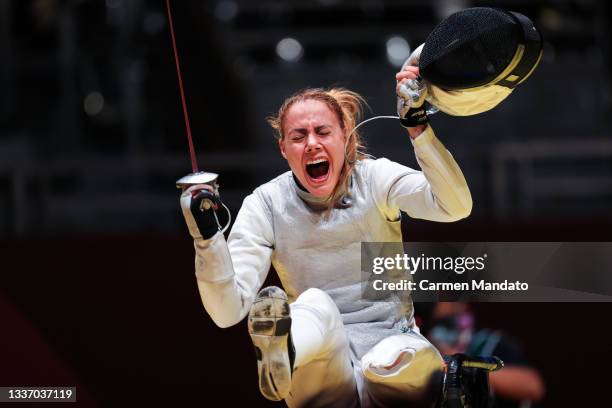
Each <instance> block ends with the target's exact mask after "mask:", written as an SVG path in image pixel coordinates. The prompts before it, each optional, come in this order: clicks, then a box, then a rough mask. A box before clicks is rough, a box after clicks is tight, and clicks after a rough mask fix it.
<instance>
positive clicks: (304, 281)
mask: <svg viewBox="0 0 612 408" xmlns="http://www.w3.org/2000/svg"><path fill="white" fill-rule="evenodd" d="M412 143H413V146H414V150H415V153H416V158H417V161H418V163H419V165H420V166H421V169H422V171H417V170H413V169H411V168H409V167H406V166H403V165H401V164H398V163H395V162H392V161H390V160H387V159H384V158H381V159H377V160H373V159H364V160H360V161H358V162H357V164H356V166H355V169H354V171H353V174H352V180H351V185H350V188H349V192H350V197H351V199H352V204H351V205H350V206H349V207H348V208H335V209H333V210H332V211H331V214H329V215H328V216H324V214H323V211H322V209H321V200H320V199H318V198H317V197H314V196H312V195H310V194H309V193H307V192H305V191H304V190H302V189H300V187H298V185H297V184H296V182H295V180H294V177H293V175H292V173H291V172H290V171H288V172H286V173H284V174H282V175H280V176H278V177H277V178H275V179H273V180H271V181H270V182H268V183H266V184H263V185H261V186H260V187H258V188H256V189H255V191H253V193H252V194H250V195H249V196H247V197H246V198H245V200H244V202H243V204H242V207H241V209H240V211H239V212H238V215H237V217H236V221H235V223H234V226H233V228H232V230H231V232H230V234H229V238H228V240H227V242H226V240H225V238H224V236H223V234H221V233H217V234H216V235H215V236H213V237H212V238H211V239H208V240H202V239H200V240H196V241H195V243H194V246H195V251H196V258H195V269H196V278H197V283H198V288H199V292H200V295H201V297H202V302H203V303H204V307H205V309H206V311H207V312H208V314H209V315H210V316H211V318H212V319H213V321H214V322H215V323H216V324H217V325H219V326H220V327H228V326H232V325H234V324H236V323H238V322H240V321H241V320H242V319H243V318H244V317H245V316H246V315H247V314H248V312H249V309H250V307H251V304H252V301H253V299H254V298H255V295H256V294H257V292H258V290H259V289H260V288H261V286H262V284H263V282H264V280H265V279H266V276H267V274H268V271H269V269H270V264H272V265H274V268H275V269H276V271H277V272H278V275H279V277H280V280H281V282H282V284H283V287H284V289H285V291H286V292H287V295H288V296H289V300H290V302H291V301H294V300H295V299H296V298H297V297H298V296H299V295H300V293H302V292H303V291H305V290H306V289H308V288H313V287H314V288H319V289H322V290H324V291H326V292H327V293H328V294H329V295H330V296H331V298H332V299H333V300H334V302H335V303H336V305H337V306H338V309H339V310H340V313H341V315H342V318H343V321H344V324H345V328H346V329H347V332H348V337H349V340H350V342H351V346H352V351H353V355H354V356H356V357H357V358H360V357H361V356H362V355H363V354H364V353H365V352H367V350H368V349H370V348H371V347H372V346H374V345H375V344H376V343H377V342H378V341H380V340H382V339H383V338H385V337H387V336H389V335H392V334H397V333H398V331H399V330H400V329H402V328H403V326H412V325H413V310H412V302H411V301H410V300H409V304H403V305H402V307H399V308H398V305H397V304H396V303H394V302H380V301H378V302H374V301H370V300H366V299H363V297H362V296H361V285H360V283H361V278H362V276H361V267H360V262H361V242H401V241H402V234H401V229H400V210H401V211H404V212H406V213H407V214H408V215H409V216H411V217H413V218H421V219H426V220H432V221H441V222H450V221H456V220H459V219H461V218H464V217H467V216H468V215H469V214H470V211H471V208H472V199H471V196H470V192H469V189H468V186H467V184H466V181H465V178H464V177H463V174H462V173H461V170H460V169H459V166H458V165H457V163H456V162H455V160H454V159H453V157H452V156H451V154H450V153H449V152H448V151H447V150H446V149H445V148H444V146H443V145H442V143H441V142H440V141H439V140H438V139H437V138H436V136H435V135H434V132H433V130H432V129H431V128H430V127H429V126H428V127H427V128H426V130H425V131H424V132H423V133H422V134H421V135H419V136H418V137H417V138H416V139H414V140H412ZM404 303H405V302H404Z"/></svg>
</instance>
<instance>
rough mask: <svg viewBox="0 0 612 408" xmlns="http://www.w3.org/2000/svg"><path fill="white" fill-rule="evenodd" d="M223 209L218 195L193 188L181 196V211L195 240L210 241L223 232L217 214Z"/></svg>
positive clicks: (198, 187) (199, 188) (196, 187)
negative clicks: (219, 232)
mask: <svg viewBox="0 0 612 408" xmlns="http://www.w3.org/2000/svg"><path fill="white" fill-rule="evenodd" d="M221 207H222V203H221V198H220V197H219V195H218V194H215V193H213V192H211V191H208V190H206V189H205V188H203V187H202V186H197V185H196V186H191V187H189V188H188V189H187V190H185V191H184V192H183V193H182V194H181V209H182V210H183V216H184V217H185V222H186V223H187V227H188V228H189V234H191V236H192V237H193V239H210V238H212V237H213V236H214V235H215V234H216V233H217V232H218V231H220V230H221V227H220V225H219V220H218V219H217V214H216V213H215V212H216V211H217V210H218V209H219V208H221Z"/></svg>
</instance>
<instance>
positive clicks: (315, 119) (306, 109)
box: [285, 99, 338, 125]
mask: <svg viewBox="0 0 612 408" xmlns="http://www.w3.org/2000/svg"><path fill="white" fill-rule="evenodd" d="M311 122H312V123H313V124H315V123H316V124H327V125H333V124H338V118H337V117H336V114H335V113H334V112H333V111H332V109H331V108H330V107H329V106H328V105H327V104H326V103H325V102H323V101H319V100H316V99H307V100H305V101H299V102H296V103H294V104H293V105H291V107H290V108H289V109H288V111H287V114H286V116H285V123H286V124H287V125H298V124H306V123H311Z"/></svg>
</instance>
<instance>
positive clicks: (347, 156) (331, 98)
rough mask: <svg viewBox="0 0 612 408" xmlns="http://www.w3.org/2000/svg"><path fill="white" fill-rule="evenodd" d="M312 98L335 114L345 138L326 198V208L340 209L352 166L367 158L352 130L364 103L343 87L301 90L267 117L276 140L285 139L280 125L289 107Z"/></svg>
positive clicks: (360, 115)
mask: <svg viewBox="0 0 612 408" xmlns="http://www.w3.org/2000/svg"><path fill="white" fill-rule="evenodd" d="M311 99H312V100H317V101H321V102H323V103H325V104H326V105H327V106H328V107H329V108H330V109H331V111H332V112H334V113H335V114H336V117H337V118H338V121H339V122H340V128H341V129H342V130H344V131H345V132H346V135H347V136H348V140H347V141H346V144H345V151H344V165H343V166H342V170H341V171H340V178H339V179H338V182H337V183H336V186H335V187H334V189H333V191H332V193H331V194H330V196H329V197H328V199H327V208H328V210H331V209H332V208H334V207H336V206H343V203H342V199H343V198H344V197H345V196H348V194H349V193H348V187H349V183H350V179H351V174H352V173H353V169H354V168H355V163H357V160H363V159H364V158H365V157H367V153H366V152H365V145H364V143H363V141H362V140H361V137H360V135H359V132H357V131H355V126H357V124H358V123H359V121H360V120H361V117H362V113H363V105H365V100H364V99H363V97H362V96H361V95H359V94H358V93H356V92H353V91H349V90H348V89H344V88H329V89H323V88H307V89H303V90H301V91H299V92H297V93H295V94H294V95H292V96H290V97H289V98H287V99H286V100H285V102H284V103H283V104H282V106H281V107H280V109H279V110H278V113H277V114H276V116H270V117H268V123H269V124H270V126H272V128H273V129H274V130H275V136H276V138H277V140H282V139H283V138H284V137H285V135H284V134H283V123H284V120H285V116H286V114H287V112H288V111H289V108H291V106H293V105H294V104H295V103H298V102H303V101H307V100H311Z"/></svg>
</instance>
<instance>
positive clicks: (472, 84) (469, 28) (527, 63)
mask: <svg viewBox="0 0 612 408" xmlns="http://www.w3.org/2000/svg"><path fill="white" fill-rule="evenodd" d="M413 54H420V55H414V57H416V58H413V61H414V62H416V61H418V65H419V69H420V74H421V77H422V78H423V79H425V82H426V83H427V88H428V96H427V101H428V102H429V103H431V104H432V105H434V106H435V107H437V108H438V109H440V110H441V111H443V112H445V113H448V114H450V115H454V116H468V115H475V114H478V113H481V112H485V111H488V110H490V109H492V108H494V107H495V106H497V105H498V104H499V103H500V102H502V101H503V100H504V99H505V98H506V97H507V96H508V95H510V93H512V91H513V89H514V88H515V87H516V86H517V85H519V84H520V83H522V82H523V81H524V80H525V79H527V77H529V75H531V73H532V72H533V71H534V69H535V68H536V67H537V65H538V63H539V62H540V58H541V56H542V36H541V34H540V32H539V31H538V30H537V29H536V28H535V26H534V24H533V23H532V22H531V20H529V18H527V17H525V16H524V15H522V14H519V13H515V12H511V11H505V10H501V9H494V8H488V7H474V8H468V9H465V10H462V11H459V12H457V13H455V14H452V15H451V16H449V17H448V18H446V19H445V20H443V21H442V22H441V23H440V24H438V25H437V26H436V28H434V30H433V31H432V32H431V34H430V35H429V37H428V38H427V40H426V41H425V44H424V45H422V46H421V47H419V48H418V49H417V50H415V52H414V53H413Z"/></svg>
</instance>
